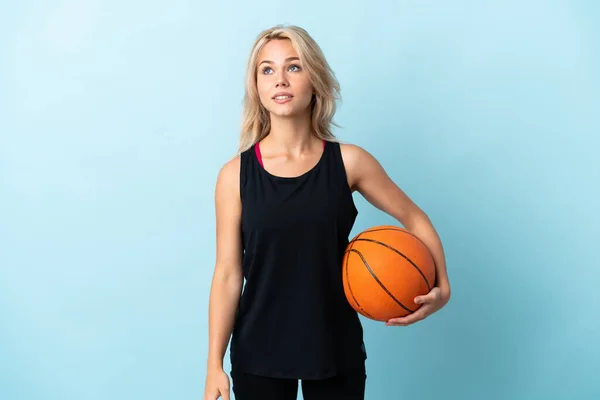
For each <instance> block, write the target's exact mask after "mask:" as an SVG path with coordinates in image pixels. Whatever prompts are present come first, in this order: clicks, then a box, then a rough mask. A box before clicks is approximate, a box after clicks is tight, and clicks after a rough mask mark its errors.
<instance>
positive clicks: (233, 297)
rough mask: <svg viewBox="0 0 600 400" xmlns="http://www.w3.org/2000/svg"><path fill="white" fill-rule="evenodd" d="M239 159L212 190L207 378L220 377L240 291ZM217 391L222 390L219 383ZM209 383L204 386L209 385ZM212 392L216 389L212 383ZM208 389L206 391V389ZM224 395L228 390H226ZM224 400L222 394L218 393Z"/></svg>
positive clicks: (222, 173)
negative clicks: (213, 216)
mask: <svg viewBox="0 0 600 400" xmlns="http://www.w3.org/2000/svg"><path fill="white" fill-rule="evenodd" d="M239 171H240V159H239V156H238V157H236V158H234V159H233V160H231V161H229V162H228V163H227V164H225V165H224V166H223V168H222V169H221V170H220V171H219V175H218V178H217V184H216V188H215V212H216V221H217V223H216V228H217V235H216V243H217V255H216V263H215V269H214V273H213V278H212V284H211V289H210V298H209V311H208V314H209V317H208V343H209V345H208V361H207V370H208V375H209V376H210V375H213V376H214V375H221V376H222V371H223V357H224V355H225V351H226V349H227V345H228V344H229V339H230V337H231V332H232V330H233V324H234V319H235V314H236V311H237V307H238V304H239V299H240V295H241V291H242V284H243V275H242V265H241V260H242V243H241V232H240V229H241V215H242V205H241V200H240V190H239V186H240V185H239V182H240V180H239V179H240V178H239ZM218 381H220V382H219V383H220V384H219V385H218V386H219V388H218V389H219V391H222V390H225V388H224V387H222V386H223V385H222V384H221V383H222V382H223V380H221V379H218ZM208 383H209V382H207V384H208ZM211 386H212V387H213V388H212V389H211V390H214V389H217V388H216V387H214V386H215V385H214V383H213V384H212V385H211ZM207 389H209V388H208V387H207ZM226 389H227V391H228V390H229V387H227V388H226ZM220 394H221V395H222V396H223V397H225V394H224V393H220Z"/></svg>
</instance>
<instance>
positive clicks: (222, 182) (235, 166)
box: [217, 154, 241, 187]
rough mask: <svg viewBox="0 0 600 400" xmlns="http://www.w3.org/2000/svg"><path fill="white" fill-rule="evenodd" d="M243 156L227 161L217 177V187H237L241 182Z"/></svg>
mask: <svg viewBox="0 0 600 400" xmlns="http://www.w3.org/2000/svg"><path fill="white" fill-rule="evenodd" d="M240 165H241V155H239V154H238V155H236V156H234V157H233V158H230V159H229V160H227V161H226V162H225V163H224V164H223V165H222V166H221V168H220V170H219V173H218V175H217V186H230V187H236V186H237V184H238V183H239V181H240Z"/></svg>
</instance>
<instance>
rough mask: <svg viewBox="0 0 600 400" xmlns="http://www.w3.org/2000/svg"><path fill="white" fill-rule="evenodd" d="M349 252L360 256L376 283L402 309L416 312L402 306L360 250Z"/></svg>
mask: <svg viewBox="0 0 600 400" xmlns="http://www.w3.org/2000/svg"><path fill="white" fill-rule="evenodd" d="M348 251H349V252H355V253H356V254H358V256H359V257H360V259H361V260H362V262H363V264H364V265H365V267H366V268H367V270H368V271H369V273H370V274H371V276H372V277H373V279H375V281H376V282H377V283H378V284H379V286H380V287H381V288H382V289H383V290H384V291H385V292H386V293H387V294H388V296H390V297H391V298H392V299H393V300H394V301H395V302H396V303H397V304H398V305H399V306H400V307H402V308H403V309H405V310H406V311H408V312H411V313H412V312H414V310H411V309H409V308H408V307H406V306H405V305H404V304H402V302H401V301H400V300H398V299H397V298H395V297H394V295H393V294H392V293H391V292H390V291H389V290H388V289H387V288H386V287H385V285H384V284H383V283H382V282H381V281H380V280H379V278H377V275H375V273H374V272H373V270H372V269H371V267H370V266H369V263H368V262H367V260H365V258H364V257H363V255H362V253H361V252H360V251H358V250H354V249H350V250H348ZM346 270H347V269H346Z"/></svg>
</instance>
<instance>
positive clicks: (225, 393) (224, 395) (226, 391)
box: [221, 388, 229, 400]
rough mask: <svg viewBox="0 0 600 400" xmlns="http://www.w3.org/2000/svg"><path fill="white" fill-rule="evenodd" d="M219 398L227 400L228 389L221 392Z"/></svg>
mask: <svg viewBox="0 0 600 400" xmlns="http://www.w3.org/2000/svg"><path fill="white" fill-rule="evenodd" d="M221 396H223V400H229V388H225V389H223V390H221Z"/></svg>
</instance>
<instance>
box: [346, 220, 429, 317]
mask: <svg viewBox="0 0 600 400" xmlns="http://www.w3.org/2000/svg"><path fill="white" fill-rule="evenodd" d="M342 273H343V274H342V275H343V282H344V293H345V295H346V298H347V300H348V302H349V303H350V305H351V306H352V308H354V309H355V310H356V311H357V312H358V313H360V314H361V315H363V316H364V317H366V318H369V319H372V320H376V321H387V320H389V319H390V318H398V317H404V316H406V315H408V314H411V313H413V312H414V311H416V310H418V309H419V307H420V306H421V304H415V302H414V299H415V297H416V296H419V295H424V294H427V293H429V291H430V290H431V289H432V288H433V285H434V282H435V263H434V260H433V257H432V255H431V253H430V252H429V249H428V248H427V247H426V246H425V244H424V243H423V242H422V241H421V240H420V239H419V238H417V237H416V236H414V235H413V234H411V233H410V232H409V231H407V230H406V229H403V228H400V227H397V226H387V225H384V226H376V227H373V228H370V229H367V230H365V231H363V232H361V233H360V234H358V235H356V236H355V237H354V238H353V239H352V240H351V241H350V243H349V244H348V246H347V248H346V251H345V252H344V258H343V264H342Z"/></svg>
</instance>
